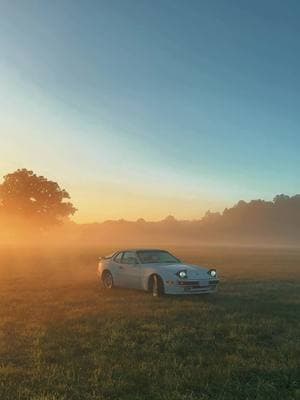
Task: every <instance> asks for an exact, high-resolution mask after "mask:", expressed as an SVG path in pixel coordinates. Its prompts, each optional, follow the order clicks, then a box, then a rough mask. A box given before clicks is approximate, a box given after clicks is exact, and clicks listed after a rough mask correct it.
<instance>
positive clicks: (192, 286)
mask: <svg viewBox="0 0 300 400" xmlns="http://www.w3.org/2000/svg"><path fill="white" fill-rule="evenodd" d="M218 283H219V280H218V279H209V280H205V281H203V280H202V281H201V280H200V281H199V280H186V281H185V280H182V281H166V282H165V285H164V286H165V293H166V294H176V295H177V294H201V293H213V292H215V291H216V290H217V287H218Z"/></svg>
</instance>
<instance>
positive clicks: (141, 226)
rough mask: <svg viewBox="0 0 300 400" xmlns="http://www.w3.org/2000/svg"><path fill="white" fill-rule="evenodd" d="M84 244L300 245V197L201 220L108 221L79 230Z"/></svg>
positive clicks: (283, 197)
mask: <svg viewBox="0 0 300 400" xmlns="http://www.w3.org/2000/svg"><path fill="white" fill-rule="evenodd" d="M76 230H77V234H78V235H79V237H80V239H81V240H82V241H83V242H89V241H90V242H94V241H99V242H101V243H106V242H107V243H111V242H112V241H113V242H124V243H125V242H126V243H137V242H138V243H149V244H150V243H156V244H157V243H189V242H191V243H192V242H193V243H194V242H203V243H209V242H213V243H223V244H226V243H228V244H231V243H241V244H255V245H257V244H261V245H264V244H266V245H268V244H293V245H296V244H300V195H295V196H292V197H290V196H287V195H284V194H281V195H278V196H276V197H275V198H274V200H273V201H264V200H252V201H250V202H245V201H242V200H241V201H239V202H238V203H237V204H236V205H234V206H233V207H232V208H226V209H225V210H224V211H223V212H222V213H218V212H216V213H214V212H210V211H207V213H206V214H205V216H204V217H203V218H202V219H199V220H193V221H187V220H185V221H180V220H176V219H175V218H174V217H173V216H168V217H167V218H165V219H164V220H162V221H158V222H147V221H145V220H143V219H139V220H137V221H134V222H132V221H125V220H118V221H106V222H103V223H95V224H83V225H77V226H76Z"/></svg>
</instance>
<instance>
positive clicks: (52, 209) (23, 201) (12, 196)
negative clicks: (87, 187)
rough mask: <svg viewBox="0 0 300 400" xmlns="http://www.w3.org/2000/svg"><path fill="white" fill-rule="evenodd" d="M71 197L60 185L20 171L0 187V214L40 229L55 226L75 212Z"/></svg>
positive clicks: (9, 175) (6, 176) (22, 170)
mask: <svg viewBox="0 0 300 400" xmlns="http://www.w3.org/2000/svg"><path fill="white" fill-rule="evenodd" d="M69 199H70V195H69V193H68V192H67V191H66V190H65V189H61V188H60V186H59V185H58V183H57V182H53V181H50V180H48V179H47V178H45V177H44V176H38V175H36V174H35V173H34V172H33V171H30V170H27V169H18V170H17V171H15V172H13V173H10V174H7V175H5V176H4V180H3V183H2V184H0V213H1V215H2V216H4V217H7V218H9V217H13V218H20V219H22V220H24V221H28V222H29V223H30V224H33V225H37V226H39V227H47V226H50V225H55V224H58V223H60V222H61V221H63V220H64V219H67V218H68V217H69V216H71V215H73V214H74V213H75V212H76V208H75V207H74V206H73V204H72V203H71V202H70V201H67V200H69Z"/></svg>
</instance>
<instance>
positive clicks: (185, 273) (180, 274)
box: [176, 271, 187, 279]
mask: <svg viewBox="0 0 300 400" xmlns="http://www.w3.org/2000/svg"><path fill="white" fill-rule="evenodd" d="M176 275H177V276H179V278H181V279H184V278H187V272H186V271H178V272H177V273H176Z"/></svg>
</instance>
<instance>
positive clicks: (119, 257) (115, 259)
mask: <svg viewBox="0 0 300 400" xmlns="http://www.w3.org/2000/svg"><path fill="white" fill-rule="evenodd" d="M122 255H123V253H119V254H117V255H116V257H115V258H114V261H115V262H116V263H118V264H121V260H122Z"/></svg>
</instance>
